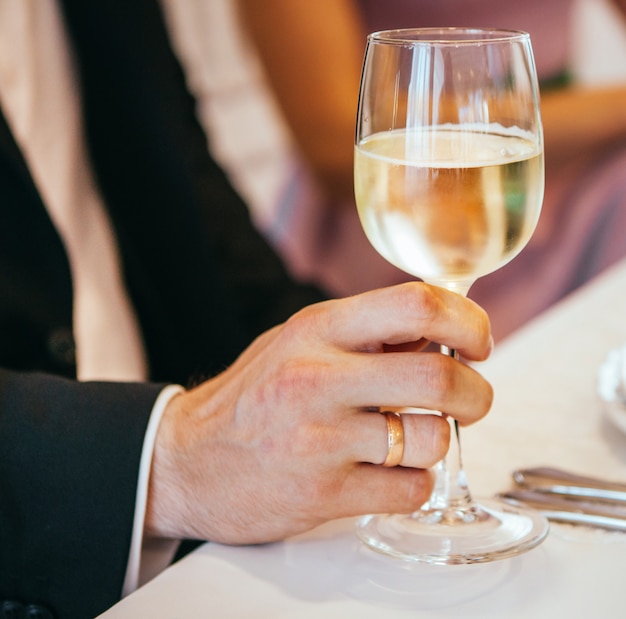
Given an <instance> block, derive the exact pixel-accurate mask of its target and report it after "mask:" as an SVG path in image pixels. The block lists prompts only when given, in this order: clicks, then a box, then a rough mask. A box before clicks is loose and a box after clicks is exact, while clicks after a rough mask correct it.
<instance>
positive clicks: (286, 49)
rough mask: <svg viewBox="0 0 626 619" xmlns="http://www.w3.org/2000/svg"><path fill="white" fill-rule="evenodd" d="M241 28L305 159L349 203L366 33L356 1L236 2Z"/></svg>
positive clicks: (334, 192) (331, 188) (285, 0)
mask: <svg viewBox="0 0 626 619" xmlns="http://www.w3.org/2000/svg"><path fill="white" fill-rule="evenodd" d="M239 10H240V16H241V20H242V23H243V25H244V27H245V28H246V29H247V31H248V32H249V34H250V36H251V37H252V40H253V42H254V43H255V44H256V46H257V50H258V52H259V55H260V57H261V61H262V63H263V64H264V65H265V67H266V70H267V76H268V79H269V81H270V83H271V85H272V87H273V89H274V91H275V93H276V96H277V100H278V102H279V104H280V105H281V107H282V109H283V112H284V114H285V117H286V119H287V122H288V124H289V125H290V126H291V129H292V131H293V134H294V136H295V138H296V140H297V142H298V143H299V146H300V148H301V149H302V152H303V153H304V155H305V157H306V158H307V160H308V161H309V163H310V164H311V165H312V167H313V170H314V171H315V173H316V174H317V176H318V178H319V179H320V180H321V182H322V183H323V185H324V186H325V187H326V189H327V190H328V192H329V194H330V195H331V196H332V197H335V198H338V199H340V200H341V199H345V198H351V197H352V195H353V190H352V161H353V145H354V123H355V118H356V105H357V97H358V90H359V80H360V77H361V64H362V61H363V51H364V48H365V33H364V29H363V26H362V24H361V20H360V16H359V12H358V9H357V7H356V6H355V5H354V4H353V3H352V2H351V0H316V1H315V2H311V1H310V0H264V1H263V2H259V1H258V0H239Z"/></svg>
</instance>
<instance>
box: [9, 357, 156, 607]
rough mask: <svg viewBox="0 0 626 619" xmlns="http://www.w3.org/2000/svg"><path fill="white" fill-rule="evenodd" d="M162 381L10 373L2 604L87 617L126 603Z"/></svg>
mask: <svg viewBox="0 0 626 619" xmlns="http://www.w3.org/2000/svg"><path fill="white" fill-rule="evenodd" d="M162 387H163V385H156V384H132V383H96V382H92V383H79V382H76V381H73V380H68V379H63V378H59V377H53V376H51V375H45V374H32V373H29V374H26V373H23V374H22V373H17V372H9V371H5V370H1V369H0V437H2V453H1V454H0V600H2V599H4V600H17V601H20V602H22V603H24V604H28V603H31V604H32V603H34V604H42V605H44V606H46V607H48V608H49V609H51V610H52V611H53V613H54V615H55V616H56V617H59V618H60V617H62V618H67V619H74V618H75V619H79V618H85V617H94V616H95V615H97V614H99V613H100V612H102V611H104V610H105V609H106V608H108V607H110V606H111V605H112V604H114V603H115V602H116V601H117V600H118V599H119V597H120V595H121V590H122V584H123V579H124V575H125V570H126V564H127V561H128V552H129V548H130V538H131V533H132V524H133V515H134V506H135V492H136V487H137V476H138V470H139V461H140V457H141V450H142V445H143V437H144V432H145V429H146V426H147V423H148V419H149V416H150V412H151V410H152V406H153V404H154V401H155V400H156V397H157V395H158V393H159V391H160V390H161V389H162Z"/></svg>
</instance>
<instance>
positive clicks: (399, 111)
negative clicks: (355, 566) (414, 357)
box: [354, 28, 548, 564]
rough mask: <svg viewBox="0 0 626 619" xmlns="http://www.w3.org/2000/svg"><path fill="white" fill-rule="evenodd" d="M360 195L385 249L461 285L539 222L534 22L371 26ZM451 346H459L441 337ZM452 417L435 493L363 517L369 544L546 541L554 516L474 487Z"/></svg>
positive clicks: (495, 550) (493, 554)
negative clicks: (530, 26)
mask: <svg viewBox="0 0 626 619" xmlns="http://www.w3.org/2000/svg"><path fill="white" fill-rule="evenodd" d="M354 176H355V196H356V202H357V207H358V211H359V216H360V219H361V223H362V225H363V228H364V230H365V233H366V234H367V237H368V239H369V241H370V242H371V243H372V245H373V246H374V247H375V249H376V250H377V251H378V252H379V253H380V254H381V255H382V256H383V257H384V258H386V259H387V260H388V261H389V262H391V263H392V264H394V265H395V266H397V267H399V268H400V269H402V270H404V271H406V272H407V273H409V274H411V275H413V276H415V277H418V278H420V279H422V280H424V281H426V282H428V283H430V284H434V285H437V286H442V287H445V288H447V289H449V290H452V291H455V292H457V293H459V294H462V295H466V294H467V292H468V290H469V288H470V286H471V285H472V283H473V282H474V281H475V280H476V279H477V278H478V277H481V276H483V275H486V274H488V273H491V272H492V271H495V270H496V269H498V268H500V267H502V266H503V265H505V264H506V263H507V262H509V261H510V260H511V259H512V258H514V257H515V256H516V255H517V254H518V253H519V252H520V251H521V250H522V249H523V247H524V246H525V245H526V243H527V242H528V240H529V239H530V237H531V235H532V234H533V231H534V229H535V226H536V223H537V220H538V218H539V213H540V210H541V204H542V201H543V191H544V162H543V133H542V126H541V118H540V113H539V94H538V85H537V75H536V69H535V64H534V59H533V53H532V46H531V42H530V37H529V35H528V34H527V33H525V32H518V31H510V30H487V29H465V28H438V29H434V28H425V29H401V30H391V31H384V32H376V33H373V34H370V35H369V36H368V39H367V47H366V50H365V58H364V64H363V73H362V77H361V89H360V95H359V105H358V113H357V129H356V146H355V168H354ZM441 352H442V354H450V355H453V356H455V357H456V356H457V355H456V352H455V351H454V350H449V349H446V348H445V347H442V351H441ZM448 420H449V421H450V423H451V425H452V428H451V430H452V432H451V436H452V440H451V446H450V450H449V452H448V455H447V456H446V459H445V460H444V461H442V462H440V463H439V464H438V465H437V466H436V467H435V469H436V482H435V488H434V491H433V494H432V496H431V498H430V500H429V501H428V502H427V503H426V504H425V505H424V506H423V507H422V508H421V509H419V510H417V511H416V512H414V513H412V514H377V515H368V516H364V517H362V518H360V519H359V520H358V522H357V535H358V536H359V537H360V539H361V540H362V541H363V542H365V543H366V544H367V545H369V546H370V547H372V548H373V549H375V550H377V551H379V552H382V553H385V554H388V555H392V556H395V557H399V558H402V559H406V560H410V561H420V562H426V563H435V564H459V563H478V562H485V561H491V560H494V559H500V558H504V557H510V556H513V555H516V554H519V553H521V552H524V551H526V550H529V549H530V548H533V547H535V546H536V545H537V544H539V543H540V542H541V541H542V540H543V539H544V538H545V536H546V534H547V532H548V523H547V521H546V519H545V518H544V517H543V516H542V515H541V514H539V513H538V512H535V511H533V510H526V509H524V508H518V507H513V506H511V505H509V504H507V503H503V502H499V501H496V500H494V499H489V500H481V501H477V500H474V499H473V498H472V496H471V494H470V491H469V488H468V484H467V480H466V475H465V473H464V470H463V467H462V465H461V457H460V445H459V432H458V431H459V428H458V425H457V424H456V423H455V422H454V421H453V420H452V418H450V417H448Z"/></svg>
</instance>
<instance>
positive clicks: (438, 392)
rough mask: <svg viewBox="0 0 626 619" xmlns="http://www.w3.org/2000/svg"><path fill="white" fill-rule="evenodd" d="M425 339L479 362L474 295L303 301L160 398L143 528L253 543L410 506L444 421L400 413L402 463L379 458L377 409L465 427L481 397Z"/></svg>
mask: <svg viewBox="0 0 626 619" xmlns="http://www.w3.org/2000/svg"><path fill="white" fill-rule="evenodd" d="M431 341H432V342H437V343H439V344H443V345H445V346H448V347H450V348H454V349H456V350H457V351H458V352H459V353H460V354H461V355H462V356H463V357H465V358H467V359H470V360H475V361H479V360H483V359H485V358H486V357H487V356H488V355H489V353H490V350H491V345H492V340H491V335H490V327H489V321H488V319H487V316H486V314H485V313H484V311H483V310H482V309H480V308H479V307H478V306H477V305H475V304H474V303H473V302H472V301H469V300H467V299H464V298H463V297H461V296H459V295H457V294H454V293H450V292H447V291H445V290H443V289H441V288H435V287H432V286H428V285H426V284H421V283H409V284H403V285H400V286H395V287H392V288H385V289H381V290H376V291H372V292H368V293H365V294H362V295H358V296H355V297H350V298H346V299H341V300H334V301H328V302H325V303H320V304H317V305H314V306H310V307H307V308H306V309H304V310H302V311H300V312H298V313H297V314H296V315H294V316H293V317H292V318H290V319H289V320H288V321H287V322H286V323H284V324H282V325H279V326H277V327H275V328H274V329H272V330H270V331H268V332H266V333H265V334H263V335H262V336H261V337H259V338H258V339H257V340H256V341H255V342H253V343H252V345H251V346H250V347H249V348H248V349H247V350H246V351H245V352H244V353H243V354H242V355H241V357H240V358H239V359H238V360H237V361H236V362H235V363H234V364H233V365H232V366H231V367H230V368H229V369H227V370H226V371H224V372H223V373H222V374H220V375H219V376H217V377H216V378H214V379H211V380H209V381H207V382H206V383H203V384H202V385H200V386H198V387H196V388H194V389H192V390H190V391H188V392H186V393H184V394H182V395H180V396H177V397H175V398H174V399H173V400H172V402H171V403H170V404H169V406H168V409H167V410H166V412H165V414H164V416H163V419H162V422H161V426H160V428H159V433H158V436H157V443H156V447H155V454H154V460H153V467H152V475H151V481H150V491H149V498H148V514H147V521H146V531H147V533H148V534H152V535H157V536H164V537H179V538H180V537H191V538H197V539H209V540H214V541H219V542H224V543H234V544H243V543H258V542H268V541H274V540H278V539H282V538H284V537H286V536H289V535H293V534H296V533H299V532H302V531H305V530H308V529H310V528H312V527H314V526H317V525H318V524H321V523H322V522H324V521H327V520H331V519H334V518H340V517H345V516H355V515H360V514H365V513H376V512H401V513H408V512H411V511H413V510H415V509H417V508H418V507H419V506H420V505H421V504H422V503H424V502H425V501H426V500H427V499H428V497H429V495H430V491H431V488H432V479H431V475H430V473H429V472H428V470H427V469H428V468H429V467H431V466H432V465H434V464H435V463H436V462H437V461H439V460H440V459H441V458H442V457H443V456H444V455H445V453H446V451H447V449H448V444H449V439H450V431H449V424H448V422H447V421H446V420H445V419H443V418H442V417H441V416H439V415H438V414H436V413H434V414H432V415H431V414H405V415H403V422H404V434H405V449H404V455H403V457H402V461H401V463H400V464H401V465H400V466H398V467H392V468H387V467H383V466H380V465H381V463H382V462H383V461H384V460H385V457H386V455H387V425H386V420H385V417H384V415H381V414H380V411H384V410H386V409H387V408H400V407H405V406H413V407H419V408H424V409H431V410H433V411H442V412H445V413H446V414H448V415H450V416H452V417H454V418H455V419H457V420H459V422H460V423H461V424H470V423H473V422H475V421H477V420H478V419H480V418H481V417H483V416H484V415H485V414H486V413H487V412H488V410H489V408H490V406H491V402H492V389H491V387H490V385H489V384H488V383H487V382H486V381H485V380H484V379H483V378H482V377H481V376H480V375H479V374H478V373H477V372H476V371H475V370H473V369H472V368H470V367H468V366H467V365H465V364H463V363H461V362H460V361H457V360H454V359H452V358H450V357H446V356H444V355H442V354H439V353H436V352H428V351H425V350H424V348H425V346H426V345H427V344H428V342H431ZM207 345H210V342H209V343H207Z"/></svg>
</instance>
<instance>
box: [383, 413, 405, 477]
mask: <svg viewBox="0 0 626 619" xmlns="http://www.w3.org/2000/svg"><path fill="white" fill-rule="evenodd" d="M383 415H384V416H385V419H386V420H387V457H386V458H385V461H384V462H383V466H398V464H400V462H401V461H402V454H404V426H403V425H402V417H401V416H400V415H399V413H393V412H391V411H385V412H384V413H383Z"/></svg>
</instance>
